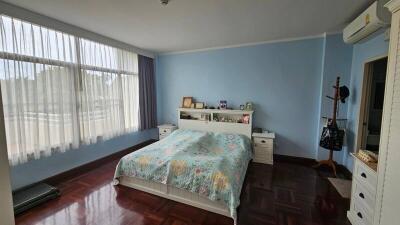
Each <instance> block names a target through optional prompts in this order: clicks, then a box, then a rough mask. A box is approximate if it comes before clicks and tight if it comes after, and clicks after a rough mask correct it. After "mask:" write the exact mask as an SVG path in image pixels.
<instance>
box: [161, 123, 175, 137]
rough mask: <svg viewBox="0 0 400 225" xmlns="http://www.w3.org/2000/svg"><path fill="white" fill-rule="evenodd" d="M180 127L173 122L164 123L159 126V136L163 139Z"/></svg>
mask: <svg viewBox="0 0 400 225" xmlns="http://www.w3.org/2000/svg"><path fill="white" fill-rule="evenodd" d="M176 129H178V127H177V126H175V125H172V124H163V125H159V126H158V138H159V139H160V140H161V139H163V138H165V137H167V136H168V135H170V134H171V133H172V132H173V131H174V130H176Z"/></svg>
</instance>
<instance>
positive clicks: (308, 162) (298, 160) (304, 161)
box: [274, 154, 353, 179]
mask: <svg viewBox="0 0 400 225" xmlns="http://www.w3.org/2000/svg"><path fill="white" fill-rule="evenodd" d="M274 161H275V162H288V163H295V164H301V165H304V166H314V165H316V164H317V160H315V159H311V158H303V157H297V156H288V155H278V154H274ZM336 169H337V171H338V172H340V173H342V174H343V175H344V176H345V177H346V178H347V179H352V176H353V175H352V173H351V172H350V171H349V170H348V169H347V168H346V167H345V166H343V165H340V164H337V165H336Z"/></svg>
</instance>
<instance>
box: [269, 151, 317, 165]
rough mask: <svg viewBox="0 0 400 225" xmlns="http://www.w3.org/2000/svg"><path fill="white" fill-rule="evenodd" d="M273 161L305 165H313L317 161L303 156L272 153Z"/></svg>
mask: <svg viewBox="0 0 400 225" xmlns="http://www.w3.org/2000/svg"><path fill="white" fill-rule="evenodd" d="M274 161H275V162H289V163H296V164H302V165H305V166H313V165H315V164H316V163H317V161H316V160H315V159H310V158H303V157H297V156H288V155H279V154H274Z"/></svg>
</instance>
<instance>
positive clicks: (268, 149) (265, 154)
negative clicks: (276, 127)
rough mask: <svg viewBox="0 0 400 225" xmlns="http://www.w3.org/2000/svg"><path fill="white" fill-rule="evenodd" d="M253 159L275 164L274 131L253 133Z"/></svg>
mask: <svg viewBox="0 0 400 225" xmlns="http://www.w3.org/2000/svg"><path fill="white" fill-rule="evenodd" d="M252 136H253V149H254V158H253V161H254V162H257V163H264V164H271V165H272V164H273V163H274V159H273V155H274V139H275V134H274V133H253V135H252Z"/></svg>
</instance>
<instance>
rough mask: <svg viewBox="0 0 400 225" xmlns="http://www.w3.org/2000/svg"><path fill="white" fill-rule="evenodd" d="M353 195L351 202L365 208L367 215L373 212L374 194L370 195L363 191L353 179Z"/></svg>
mask: <svg viewBox="0 0 400 225" xmlns="http://www.w3.org/2000/svg"><path fill="white" fill-rule="evenodd" d="M353 182H354V184H353V189H354V190H353V193H352V196H351V197H352V201H354V202H358V203H359V204H361V205H364V206H366V208H367V211H368V213H369V214H370V213H371V212H373V211H374V209H375V193H370V192H369V191H367V190H365V189H364V188H363V187H362V185H361V184H360V183H359V182H358V180H357V179H353Z"/></svg>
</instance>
